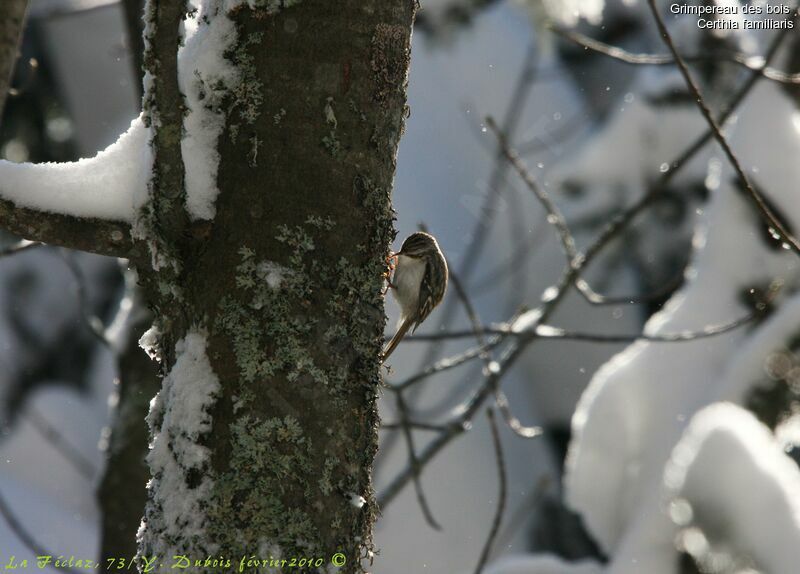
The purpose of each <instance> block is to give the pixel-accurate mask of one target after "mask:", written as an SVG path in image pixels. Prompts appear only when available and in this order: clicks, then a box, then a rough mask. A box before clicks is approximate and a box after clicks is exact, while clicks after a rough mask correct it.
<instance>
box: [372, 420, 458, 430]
mask: <svg viewBox="0 0 800 574" xmlns="http://www.w3.org/2000/svg"><path fill="white" fill-rule="evenodd" d="M405 426H407V427H411V428H412V429H417V430H424V431H431V432H446V431H447V427H446V426H445V425H434V424H429V423H422V422H417V421H406V423H405ZM381 428H382V429H385V430H399V429H401V428H403V424H402V423H386V422H382V423H381Z"/></svg>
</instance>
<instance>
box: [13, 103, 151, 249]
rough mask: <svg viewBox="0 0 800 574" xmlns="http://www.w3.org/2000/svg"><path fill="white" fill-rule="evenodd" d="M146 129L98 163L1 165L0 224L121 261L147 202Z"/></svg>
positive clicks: (135, 130)
mask: <svg viewBox="0 0 800 574" xmlns="http://www.w3.org/2000/svg"><path fill="white" fill-rule="evenodd" d="M145 138H146V129H145V127H144V125H143V124H142V122H141V120H140V119H136V120H134V121H133V123H131V127H130V128H129V129H128V131H127V132H125V133H124V134H123V135H122V136H120V138H119V139H118V140H117V141H116V142H115V143H113V144H112V145H110V146H109V147H108V148H106V149H105V150H104V151H101V152H100V153H98V154H97V155H96V156H95V157H93V158H89V159H81V160H78V161H76V162H68V163H44V164H28V163H26V164H16V163H12V162H9V161H0V222H2V225H3V227H5V228H6V229H8V230H9V231H11V232H13V233H16V234H17V235H20V236H22V237H24V238H26V239H30V240H32V241H41V242H43V243H50V244H53V245H62V246H65V247H71V248H74V249H80V250H82V251H91V252H93V253H100V254H102V255H113V256H119V257H126V256H129V255H130V253H131V250H132V248H133V241H132V239H131V233H130V230H131V224H132V222H133V219H134V214H135V213H136V207H137V202H140V201H141V200H142V199H144V196H145V193H144V192H145V179H144V173H145V171H146V170H145V164H146V162H147V156H148V152H147V146H146V139H145Z"/></svg>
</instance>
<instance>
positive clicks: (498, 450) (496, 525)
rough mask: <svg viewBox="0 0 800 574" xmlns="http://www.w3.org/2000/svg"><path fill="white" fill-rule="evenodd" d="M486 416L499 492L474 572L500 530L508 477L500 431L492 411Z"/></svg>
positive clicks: (478, 570)
mask: <svg viewBox="0 0 800 574" xmlns="http://www.w3.org/2000/svg"><path fill="white" fill-rule="evenodd" d="M486 416H487V417H488V419H489V426H490V427H491V429H492V443H493V444H494V453H495V458H496V460H497V474H498V477H499V481H500V493H499V494H498V500H497V510H496V511H495V515H494V519H493V520H492V527H491V528H490V529H489V536H488V538H487V539H486V543H485V544H484V545H483V550H482V551H481V556H480V558H479V559H478V565H477V566H476V567H475V574H481V572H483V568H484V566H486V562H487V561H488V560H489V554H490V553H491V551H492V546H493V545H494V541H495V539H496V538H497V533H498V532H499V531H500V525H501V524H502V522H503V515H504V514H505V511H506V502H507V499H508V478H507V472H506V461H505V457H504V455H503V444H502V443H501V441H500V431H499V429H498V428H497V422H496V421H495V419H494V411H492V409H486Z"/></svg>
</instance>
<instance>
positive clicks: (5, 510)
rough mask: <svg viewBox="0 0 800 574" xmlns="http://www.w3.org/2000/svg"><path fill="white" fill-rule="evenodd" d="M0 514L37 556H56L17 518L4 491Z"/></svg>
mask: <svg viewBox="0 0 800 574" xmlns="http://www.w3.org/2000/svg"><path fill="white" fill-rule="evenodd" d="M0 515H2V517H3V519H4V520H5V521H6V524H8V527H9V528H10V529H11V531H12V532H13V533H14V534H15V535H16V537H17V538H19V540H20V542H22V543H23V544H24V545H25V547H26V548H27V549H28V550H30V551H31V553H32V554H33V555H34V556H35V557H37V558H38V557H39V556H50V557H52V556H56V554H54V553H53V552H50V551H48V550H46V549H45V548H44V547H42V545H41V544H39V543H38V542H37V541H36V539H35V538H34V537H33V536H32V535H31V533H30V532H28V530H27V529H26V528H25V526H23V524H22V522H21V521H20V520H19V518H17V515H16V514H14V511H13V510H12V509H11V507H10V506H9V505H8V503H7V502H6V499H5V497H4V496H3V494H2V493H0ZM60 569H61V570H64V571H65V572H69V573H70V574H78V571H77V570H76V569H74V568H70V567H69V566H64V567H61V568H60Z"/></svg>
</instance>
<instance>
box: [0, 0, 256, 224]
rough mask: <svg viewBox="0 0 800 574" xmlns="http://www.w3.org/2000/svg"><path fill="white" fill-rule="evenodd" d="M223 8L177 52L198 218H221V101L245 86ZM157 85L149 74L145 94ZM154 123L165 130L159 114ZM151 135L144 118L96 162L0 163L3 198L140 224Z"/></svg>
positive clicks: (205, 14) (207, 10)
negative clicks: (229, 54) (231, 53)
mask: <svg viewBox="0 0 800 574" xmlns="http://www.w3.org/2000/svg"><path fill="white" fill-rule="evenodd" d="M223 4H230V2H227V3H223V2H222V1H221V0H206V1H204V2H202V3H201V5H200V9H199V14H198V15H197V16H195V17H196V20H192V21H190V22H189V24H188V25H187V26H186V27H185V30H186V40H185V43H184V45H183V46H182V47H181V48H180V49H179V50H178V84H179V86H180V89H181V92H182V93H183V94H184V95H185V99H186V104H187V108H188V112H187V114H186V115H185V117H184V137H183V138H182V140H181V151H182V154H183V160H184V164H185V185H186V194H187V196H186V210H187V212H188V213H189V216H190V217H191V218H192V219H213V217H214V215H215V213H216V208H215V205H214V204H215V200H216V197H217V195H218V193H219V189H218V188H217V169H218V166H219V153H218V152H217V139H218V138H219V135H220V134H221V133H222V130H223V128H224V126H225V111H226V110H225V109H223V108H222V102H223V100H224V99H225V98H226V97H227V96H229V95H230V94H231V93H232V91H234V90H236V88H237V87H238V86H239V85H240V83H241V74H240V73H239V72H238V70H237V69H236V68H235V67H234V66H233V65H232V64H231V63H230V62H229V61H228V60H227V59H226V58H225V57H224V54H225V53H226V52H228V51H229V50H230V49H231V48H232V47H233V46H234V45H235V43H236V41H237V34H236V28H235V26H234V23H233V21H232V20H231V19H229V18H228V17H227V15H226V14H225V13H224V11H223ZM152 80H153V79H152V77H151V76H150V75H149V74H147V75H145V78H144V86H145V89H147V88H149V87H150V86H151V85H152ZM154 124H155V125H158V118H157V117H154ZM151 137H152V130H150V129H147V128H145V126H144V124H143V122H142V119H141V117H138V118H136V119H135V120H133V122H132V123H131V126H130V128H129V129H128V131H127V132H125V133H124V134H122V135H121V136H120V137H119V139H118V140H117V141H116V142H115V143H113V144H111V145H110V146H109V147H108V148H106V149H105V150H104V151H102V152H100V153H98V154H97V155H96V156H95V157H93V158H90V159H81V160H78V161H76V162H65V163H45V164H30V163H21V164H15V163H12V162H9V161H0V181H1V182H2V185H1V186H0V193H1V194H2V197H3V198H5V199H8V200H10V201H13V202H14V203H15V204H17V205H19V206H22V207H27V208H33V209H38V210H41V211H45V212H48V213H60V214H65V215H72V216H76V217H97V218H101V219H109V220H118V221H127V222H130V223H134V221H135V219H136V215H137V213H138V211H139V209H140V207H141V206H142V205H143V203H144V202H145V201H146V199H147V181H148V179H149V173H150V170H151V166H152V154H151V152H150V145H149V140H150V138H151Z"/></svg>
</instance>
